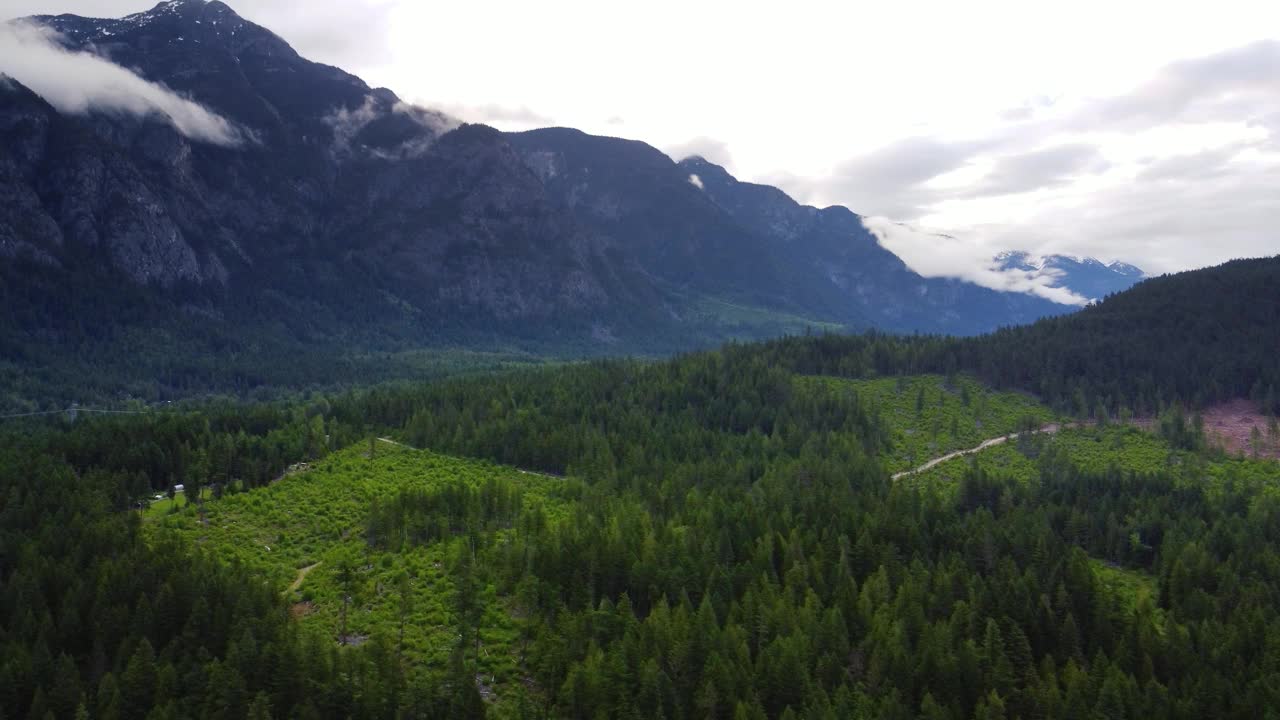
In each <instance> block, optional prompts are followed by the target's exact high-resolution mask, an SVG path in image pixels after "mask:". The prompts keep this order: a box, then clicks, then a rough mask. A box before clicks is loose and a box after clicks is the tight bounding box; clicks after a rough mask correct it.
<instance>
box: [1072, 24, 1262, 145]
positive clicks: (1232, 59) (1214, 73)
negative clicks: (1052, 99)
mask: <svg viewBox="0 0 1280 720" xmlns="http://www.w3.org/2000/svg"><path fill="white" fill-rule="evenodd" d="M1277 77H1280V41H1276V40H1263V41H1260V42H1256V43H1252V44H1249V45H1245V46H1242V47H1236V48H1231V49H1228V50H1224V51H1222V52H1218V53H1214V54H1212V55H1207V56H1204V57H1199V58H1191V59H1187V60H1180V61H1178V62H1174V63H1170V64H1169V65H1166V66H1165V67H1164V68H1162V69H1161V70H1160V71H1159V72H1157V73H1156V74H1155V76H1154V77H1152V78H1150V79H1149V80H1148V81H1146V82H1144V83H1142V84H1141V85H1139V86H1138V87H1136V88H1134V89H1133V90H1132V91H1130V92H1128V93H1126V94H1124V95H1118V96H1115V97H1110V98H1105V99H1102V100H1098V101H1094V102H1092V103H1088V104H1086V106H1085V107H1084V108H1083V109H1082V110H1081V111H1080V113H1079V114H1078V115H1077V116H1076V117H1075V118H1073V120H1072V121H1071V124H1072V125H1073V126H1076V127H1082V128H1088V129H1099V128H1104V129H1111V130H1130V131H1132V130H1141V129H1144V128H1147V127H1150V126H1152V125H1157V124H1166V123H1171V122H1213V121H1219V120H1232V121H1245V122H1249V121H1254V120H1258V119H1261V118H1262V117H1263V116H1265V115H1268V114H1270V113H1273V112H1274V111H1275V110H1276V102H1277V99H1278V98H1280V85H1278V84H1277V81H1276V78H1277Z"/></svg>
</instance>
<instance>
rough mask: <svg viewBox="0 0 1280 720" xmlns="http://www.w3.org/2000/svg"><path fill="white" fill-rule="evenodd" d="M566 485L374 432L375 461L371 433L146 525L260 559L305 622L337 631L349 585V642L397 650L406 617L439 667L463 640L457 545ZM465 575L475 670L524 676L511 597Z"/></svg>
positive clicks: (409, 654) (560, 508)
mask: <svg viewBox="0 0 1280 720" xmlns="http://www.w3.org/2000/svg"><path fill="white" fill-rule="evenodd" d="M573 484H574V483H573V481H571V480H565V479H562V478H553V477H548V476H544V475H536V474H528V473H522V472H520V471H519V470H516V469H514V468H509V467H502V466H498V465H494V464H491V463H487V462H483V461H478V460H468V459H462V458H455V457H449V456H445V455H440V454H437V453H433V452H429V451H422V450H414V449H412V448H408V447H405V446H403V445H399V444H393V443H389V442H382V443H378V445H377V448H376V452H375V455H374V458H373V459H372V460H370V459H369V457H368V445H367V444H365V443H358V444H356V445H354V446H352V447H350V448H347V449H346V450H343V451H340V452H337V453H334V454H332V455H330V456H329V457H327V458H325V459H323V460H320V461H318V462H316V463H313V464H312V465H311V468H310V470H308V471H307V472H303V473H297V474H293V475H289V476H287V477H285V478H283V479H282V480H280V481H279V482H276V483H273V484H271V485H269V486H266V487H262V488H257V489H254V490H250V491H246V492H240V493H235V494H229V495H226V496H225V497H223V498H222V499H221V500H209V501H207V502H206V503H205V504H204V511H205V516H206V518H207V521H208V522H207V524H201V523H200V520H199V516H198V515H197V513H196V511H195V509H194V508H190V509H188V508H183V509H181V510H178V511H175V512H172V513H170V514H167V515H149V516H148V518H149V520H150V522H148V524H147V528H148V531H149V532H152V533H157V534H160V533H176V534H178V535H181V536H183V537H185V538H186V539H188V540H189V541H190V542H192V543H196V544H199V545H201V546H202V547H204V548H206V549H208V550H210V551H212V552H213V553H215V554H216V555H217V556H219V557H221V558H223V559H225V560H227V561H229V562H230V561H237V562H241V563H244V564H245V565H247V566H249V567H250V568H253V569H255V570H257V571H259V572H260V573H262V574H263V576H264V577H266V578H268V580H269V582H271V583H273V584H275V585H276V586H278V587H279V588H280V590H281V592H282V593H284V594H285V596H286V597H288V598H289V599H290V600H291V601H292V602H293V603H294V604H295V608H294V609H295V613H294V614H295V616H297V617H300V618H301V622H302V623H303V624H304V626H308V627H311V628H314V629H317V630H318V631H320V632H323V633H325V634H327V635H329V636H330V637H332V638H334V640H335V642H336V641H338V638H339V634H340V633H341V630H342V622H343V614H344V613H343V610H344V602H343V597H344V595H345V596H349V597H350V598H351V599H350V601H349V604H347V607H346V613H345V614H346V633H345V637H344V638H343V640H344V641H345V642H348V643H351V644H359V643H363V642H366V641H369V640H370V639H373V638H381V639H382V640H384V641H386V642H387V644H388V646H389V647H391V648H392V649H393V650H392V651H393V652H394V651H395V650H394V649H395V648H396V646H397V645H398V643H399V633H400V629H401V627H402V626H403V628H404V656H405V658H406V660H407V661H408V662H410V663H411V664H412V665H413V666H415V667H418V668H420V669H422V670H424V671H426V672H434V671H441V670H443V669H444V668H445V667H447V665H448V662H449V659H450V655H451V653H453V652H454V651H455V649H456V648H457V647H458V644H459V643H458V638H459V634H460V630H459V617H458V611H457V605H456V599H457V595H458V593H457V585H458V577H459V563H460V562H461V563H465V562H466V560H465V559H463V558H464V556H469V554H470V553H473V552H478V550H477V548H479V547H494V546H495V545H497V546H500V545H501V544H502V543H503V542H505V541H504V537H506V536H508V535H509V534H511V533H515V532H517V530H516V528H515V526H514V522H515V520H514V518H516V517H517V516H520V517H528V515H530V514H534V515H536V516H538V517H544V518H547V519H552V520H559V519H560V517H561V516H562V515H563V514H564V511H565V510H564V509H565V506H566V502H565V493H566V492H567V491H566V487H569V488H571V487H572V486H573ZM494 498H498V499H499V502H500V503H505V505H503V508H504V509H503V510H502V512H501V513H499V512H497V511H494V510H493V502H494V500H493V499H494ZM513 503H514V504H515V505H517V506H518V507H512V504H513ZM478 505H483V506H484V507H483V508H480V509H477V506H478ZM405 507H411V508H412V509H411V510H402V509H403V508H405ZM393 508H394V512H392V511H391V509H393ZM380 509H381V510H380ZM471 511H474V512H472V514H471V515H468V517H467V519H465V520H464V519H463V518H462V517H461V515H462V514H466V513H468V512H471ZM523 511H529V512H523ZM401 512H403V513H404V514H403V515H401V514H400V513H401ZM503 513H505V514H503ZM476 518H479V520H476ZM392 526H394V532H392V531H391V530H388V528H390V527H392ZM473 577H474V578H475V579H476V580H477V581H479V582H478V586H477V587H475V588H474V589H473V592H474V595H475V598H474V601H473V604H475V605H476V606H477V610H476V611H475V613H474V614H473V616H472V617H471V618H470V622H472V623H473V624H474V625H478V642H475V643H469V649H470V651H471V652H474V654H475V656H476V666H477V670H478V673H479V674H480V675H483V677H484V678H485V682H486V683H487V684H488V685H490V686H492V687H495V688H501V687H503V686H504V685H505V686H508V687H510V685H508V684H510V683H519V682H523V681H524V678H525V671H524V669H522V668H520V667H519V661H518V654H519V653H518V648H517V639H518V635H519V628H518V624H519V621H518V619H517V618H516V617H514V616H513V613H512V612H511V603H510V601H509V598H508V597H507V594H506V593H504V592H503V591H502V590H501V589H499V588H496V587H495V586H494V585H493V584H491V583H488V582H486V581H483V580H480V576H479V575H478V574H477V575H475V576H473ZM473 584H474V583H473ZM406 595H407V598H406ZM402 621H403V622H402Z"/></svg>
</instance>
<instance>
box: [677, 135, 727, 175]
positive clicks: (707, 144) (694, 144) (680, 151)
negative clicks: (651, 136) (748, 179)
mask: <svg viewBox="0 0 1280 720" xmlns="http://www.w3.org/2000/svg"><path fill="white" fill-rule="evenodd" d="M662 151H663V152H664V153H666V155H667V157H669V158H671V159H672V160H675V161H676V162H680V161H681V160H685V159H687V158H691V157H695V156H696V157H700V158H702V159H703V160H706V161H707V162H709V163H713V164H715V165H719V166H720V167H722V168H724V169H725V170H728V171H729V172H733V153H731V152H729V145H728V144H727V143H725V142H723V141H720V140H716V139H715V138H710V137H707V136H705V135H700V136H698V137H695V138H692V139H690V140H686V141H684V142H679V143H674V144H671V145H666V146H663V147H662Z"/></svg>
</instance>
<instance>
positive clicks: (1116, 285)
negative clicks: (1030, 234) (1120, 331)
mask: <svg viewBox="0 0 1280 720" xmlns="http://www.w3.org/2000/svg"><path fill="white" fill-rule="evenodd" d="M995 267H996V268H997V269H998V270H1002V271H1010V270H1016V271H1019V272H1025V273H1027V274H1029V275H1031V276H1033V277H1038V278H1046V279H1048V280H1050V281H1051V282H1052V283H1053V284H1054V285H1055V286H1057V287H1062V288H1066V289H1068V290H1071V291H1072V292H1074V293H1075V294H1077V295H1079V296H1081V297H1084V298H1086V299H1088V300H1101V299H1102V298H1105V297H1106V296H1108V295H1112V294H1114V293H1118V292H1123V291H1125V290H1128V289H1129V288H1131V287H1133V286H1134V285H1135V284H1137V283H1138V282H1140V281H1142V279H1143V278H1145V277H1146V273H1144V272H1143V271H1142V270H1140V269H1139V268H1137V267H1134V266H1133V265H1130V264H1128V263H1123V262H1119V261H1113V262H1110V263H1104V262H1102V261H1101V260H1096V259H1094V258H1089V257H1086V258H1080V257H1072V256H1069V255H1045V256H1043V257H1036V256H1034V255H1032V254H1030V253H1027V252H1023V251H1021V250H1011V251H1007V252H1002V253H1000V254H999V255H997V256H996V257H995Z"/></svg>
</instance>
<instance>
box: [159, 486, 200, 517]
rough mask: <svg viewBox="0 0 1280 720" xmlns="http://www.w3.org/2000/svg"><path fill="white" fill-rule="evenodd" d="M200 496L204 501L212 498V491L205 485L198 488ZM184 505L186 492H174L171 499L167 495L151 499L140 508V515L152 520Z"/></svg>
mask: <svg viewBox="0 0 1280 720" xmlns="http://www.w3.org/2000/svg"><path fill="white" fill-rule="evenodd" d="M200 498H201V499H202V500H206V501H207V500H210V499H212V498H213V491H212V490H210V489H209V488H207V487H203V488H200ZM186 506H187V495H186V493H176V494H175V495H174V496H173V499H172V500H170V499H169V498H168V497H163V498H161V499H159V500H154V501H152V502H151V504H149V505H147V506H146V507H145V508H143V509H142V517H143V518H144V519H146V520H154V519H156V518H158V517H162V516H164V515H169V514H171V513H173V512H176V511H179V510H182V509H183V508H185V507H186Z"/></svg>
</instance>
